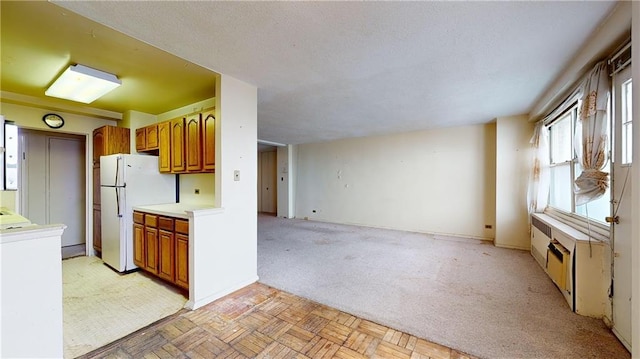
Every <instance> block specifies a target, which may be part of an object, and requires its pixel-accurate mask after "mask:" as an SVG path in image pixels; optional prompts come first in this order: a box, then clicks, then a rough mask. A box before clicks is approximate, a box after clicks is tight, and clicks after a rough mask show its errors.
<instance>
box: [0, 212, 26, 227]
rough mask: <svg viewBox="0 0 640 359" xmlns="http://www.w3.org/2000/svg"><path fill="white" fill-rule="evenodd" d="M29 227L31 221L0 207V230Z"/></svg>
mask: <svg viewBox="0 0 640 359" xmlns="http://www.w3.org/2000/svg"><path fill="white" fill-rule="evenodd" d="M29 225H31V221H29V220H28V219H27V218H24V217H22V216H21V215H19V214H17V213H15V212H13V211H11V210H9V209H8V208H6V207H0V229H9V228H20V227H25V226H29Z"/></svg>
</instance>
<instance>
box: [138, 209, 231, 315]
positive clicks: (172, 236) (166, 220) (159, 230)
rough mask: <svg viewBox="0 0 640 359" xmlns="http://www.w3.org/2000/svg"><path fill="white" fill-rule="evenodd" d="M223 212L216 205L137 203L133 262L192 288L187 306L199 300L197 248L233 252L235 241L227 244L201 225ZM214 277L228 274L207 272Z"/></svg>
mask: <svg viewBox="0 0 640 359" xmlns="http://www.w3.org/2000/svg"><path fill="white" fill-rule="evenodd" d="M222 213H224V209H222V208H216V207H215V206H214V205H213V204H189V203H167V204H158V205H149V206H134V207H133V217H134V229H133V233H134V236H133V237H134V238H133V240H134V262H135V264H136V265H137V266H139V267H140V268H142V269H143V270H145V271H147V272H149V273H151V274H153V275H155V276H158V277H159V278H161V279H163V280H165V281H167V282H169V283H172V284H174V285H176V286H179V287H182V288H183V289H187V290H188V291H189V301H188V302H187V304H186V307H187V308H193V307H194V303H196V302H197V295H198V292H197V285H196V278H197V277H196V276H195V275H193V274H197V273H198V272H197V268H198V267H199V264H200V263H198V260H199V259H198V257H197V256H196V251H197V250H198V248H204V247H210V246H214V247H216V248H217V251H220V252H222V251H231V252H233V251H234V248H233V245H234V244H233V242H227V243H224V241H222V240H220V238H216V236H215V235H212V234H213V233H212V232H208V231H203V230H201V228H202V227H203V226H206V224H207V222H210V221H211V219H212V218H211V217H212V216H217V215H219V214H222ZM206 274H207V275H211V276H212V278H216V277H222V276H225V275H226V273H224V272H222V271H220V272H219V273H210V272H208V273H206Z"/></svg>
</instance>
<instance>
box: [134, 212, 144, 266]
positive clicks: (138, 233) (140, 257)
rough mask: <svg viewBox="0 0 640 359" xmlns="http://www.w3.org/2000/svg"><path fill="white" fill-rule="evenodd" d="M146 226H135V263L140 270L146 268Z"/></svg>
mask: <svg viewBox="0 0 640 359" xmlns="http://www.w3.org/2000/svg"><path fill="white" fill-rule="evenodd" d="M144 236H145V232H144V226H143V225H142V224H139V223H134V224H133V263H135V265H137V266H138V267H140V268H145V263H144V258H145V253H144V247H145V243H144V239H145V238H144Z"/></svg>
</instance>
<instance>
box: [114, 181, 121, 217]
mask: <svg viewBox="0 0 640 359" xmlns="http://www.w3.org/2000/svg"><path fill="white" fill-rule="evenodd" d="M115 189H116V208H117V211H118V217H122V211H120V188H119V187H115Z"/></svg>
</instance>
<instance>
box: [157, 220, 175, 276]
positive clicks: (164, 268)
mask: <svg viewBox="0 0 640 359" xmlns="http://www.w3.org/2000/svg"><path fill="white" fill-rule="evenodd" d="M159 242H160V248H159V249H160V262H159V263H158V264H159V265H158V276H159V277H160V278H162V279H166V280H168V281H169V282H173V281H175V275H174V272H175V271H174V268H175V266H176V259H175V257H176V256H175V249H174V248H173V247H174V245H175V238H174V236H173V232H169V231H165V230H162V229H161V230H160V234H159Z"/></svg>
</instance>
